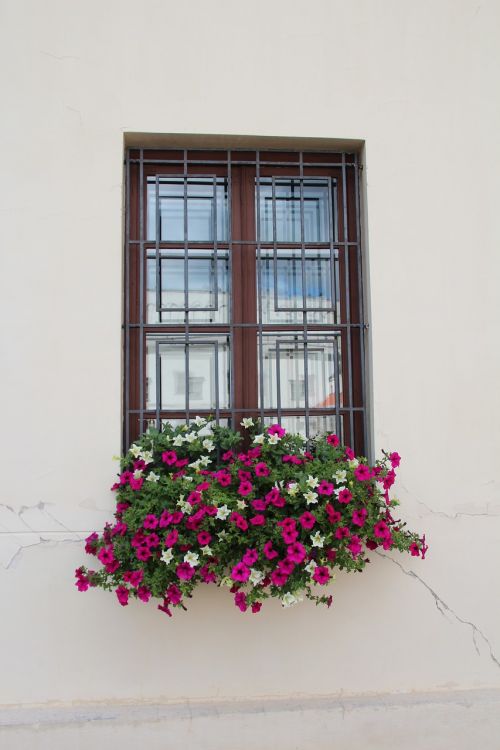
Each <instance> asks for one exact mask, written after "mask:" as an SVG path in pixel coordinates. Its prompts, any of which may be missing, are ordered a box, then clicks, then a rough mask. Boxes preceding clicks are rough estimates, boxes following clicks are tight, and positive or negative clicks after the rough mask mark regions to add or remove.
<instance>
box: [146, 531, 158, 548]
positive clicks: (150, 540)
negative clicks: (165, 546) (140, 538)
mask: <svg viewBox="0 0 500 750" xmlns="http://www.w3.org/2000/svg"><path fill="white" fill-rule="evenodd" d="M145 543H146V544H147V545H148V547H149V548H150V549H153V547H158V545H159V543H160V537H159V536H158V534H154V533H153V534H148V536H146V537H145Z"/></svg>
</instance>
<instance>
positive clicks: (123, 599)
mask: <svg viewBox="0 0 500 750" xmlns="http://www.w3.org/2000/svg"><path fill="white" fill-rule="evenodd" d="M115 594H116V597H117V599H118V601H119V602H120V604H121V605H122V607H126V606H127V604H128V596H129V593H128V589H127V588H125V586H118V588H117V589H115Z"/></svg>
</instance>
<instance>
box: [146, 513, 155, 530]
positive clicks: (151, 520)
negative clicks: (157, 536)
mask: <svg viewBox="0 0 500 750" xmlns="http://www.w3.org/2000/svg"><path fill="white" fill-rule="evenodd" d="M142 525H143V526H144V528H145V529H156V527H157V526H158V519H157V517H156V516H155V515H154V514H153V513H149V514H148V515H147V516H146V518H145V519H144V523H143V524H142Z"/></svg>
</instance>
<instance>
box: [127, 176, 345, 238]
mask: <svg viewBox="0 0 500 750" xmlns="http://www.w3.org/2000/svg"><path fill="white" fill-rule="evenodd" d="M296 179H298V178H296ZM139 242H140V241H139V240H130V244H131V245H138V244H139ZM144 244H145V246H146V248H148V249H153V250H154V249H155V243H154V242H152V241H148V240H146V241H145V243H144ZM232 244H233V245H255V241H254V240H235V239H233V240H232ZM260 244H261V247H262V248H263V249H264V250H266V249H269V250H272V247H273V244H272V242H261V243H260ZM359 244H360V243H359V242H355V241H354V240H351V241H349V242H341V241H338V240H335V242H334V243H333V246H334V247H344V246H345V245H347V246H349V247H357V246H358V245H359ZM227 245H228V243H227V242H219V243H218V249H219V250H227V249H228V248H227ZM286 245H287V249H294V248H298V249H300V242H287V243H286ZM189 246H190V247H200V248H206V249H208V250H211V249H212V247H213V243H211V242H205V240H191V241H190V243H189ZM169 247H172V248H179V250H182V242H180V240H161V242H160V248H167V249H168V248H169ZM307 247H318V248H323V249H325V250H328V249H329V247H330V243H328V242H308V243H307Z"/></svg>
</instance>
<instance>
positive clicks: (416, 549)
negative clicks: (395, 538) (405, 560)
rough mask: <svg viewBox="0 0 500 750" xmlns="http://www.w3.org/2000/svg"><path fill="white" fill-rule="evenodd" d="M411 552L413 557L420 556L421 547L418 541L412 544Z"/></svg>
mask: <svg viewBox="0 0 500 750" xmlns="http://www.w3.org/2000/svg"><path fill="white" fill-rule="evenodd" d="M410 552H411V556H412V557H420V547H419V546H418V544H417V543H416V542H412V543H411V544H410Z"/></svg>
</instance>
